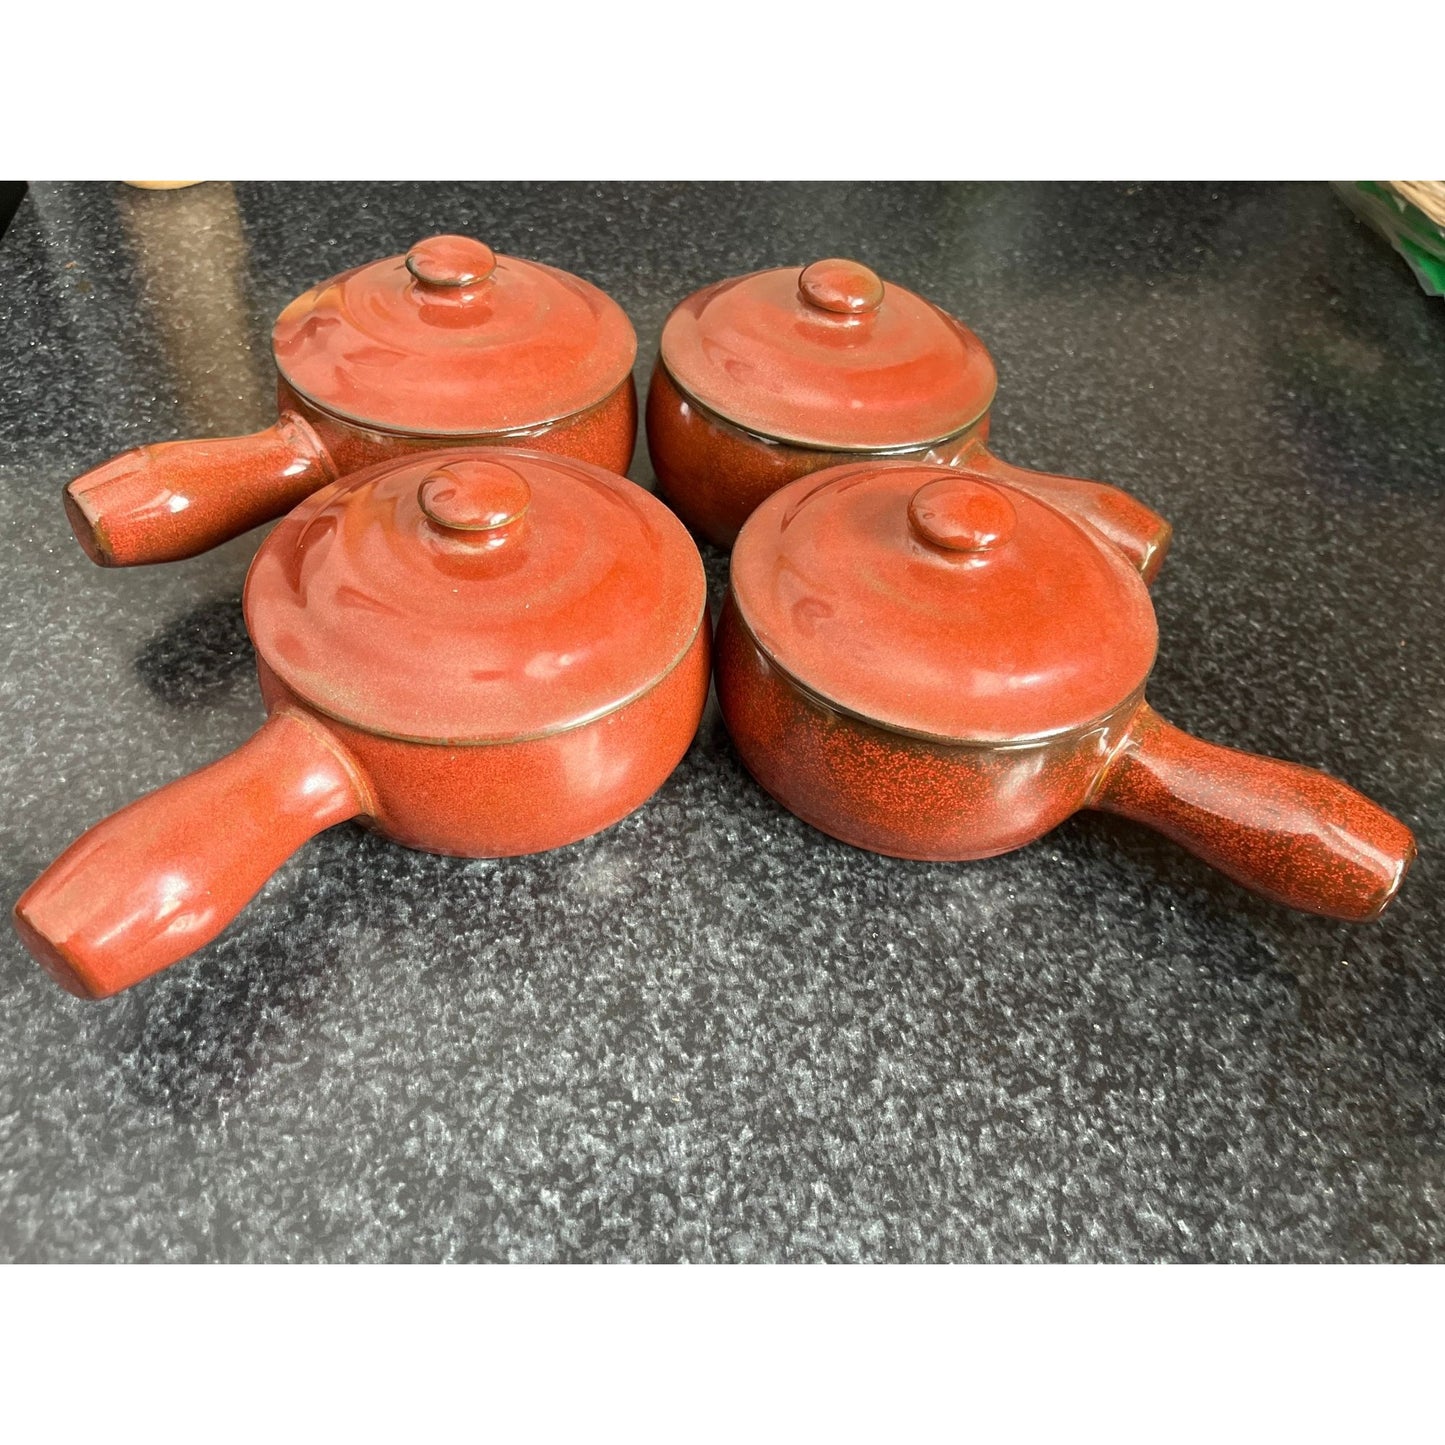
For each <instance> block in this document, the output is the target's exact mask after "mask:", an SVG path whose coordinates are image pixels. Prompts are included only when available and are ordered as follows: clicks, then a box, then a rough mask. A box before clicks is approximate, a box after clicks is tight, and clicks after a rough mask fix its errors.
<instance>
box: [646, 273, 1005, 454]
mask: <svg viewBox="0 0 1445 1445" xmlns="http://www.w3.org/2000/svg"><path fill="white" fill-rule="evenodd" d="M662 360H663V363H664V364H665V365H666V367H667V369H668V371H669V372H671V373H672V376H673V378H674V380H675V381H676V382H677V383H678V385H679V386H681V387H682V389H683V390H684V391H686V392H689V393H691V395H692V396H694V397H695V398H696V399H697V400H698V401H700V402H701V403H702V404H703V405H704V406H705V407H707V408H709V409H710V410H711V411H715V412H716V413H717V414H718V415H719V416H721V417H723V418H724V419H725V420H727V421H731V422H733V423H735V424H736V425H738V426H740V427H743V428H745V429H746V430H748V431H752V432H758V433H760V434H761V435H763V436H767V437H776V438H778V439H779V440H780V441H789V442H798V443H801V444H802V445H804V446H812V447H826V448H829V449H831V450H839V451H878V450H883V449H887V448H890V447H912V446H923V445H925V444H927V443H929V442H935V441H940V440H942V438H944V437H947V436H952V435H953V434H954V433H955V432H958V431H961V430H962V429H963V428H964V427H966V426H968V425H970V423H972V422H975V421H977V420H978V419H979V417H981V416H982V415H983V414H984V412H986V411H987V410H988V407H989V403H990V402H991V401H992V400H993V393H994V385H995V382H996V375H995V372H994V369H993V362H992V360H991V359H990V358H989V354H988V352H987V351H985V350H984V346H983V343H982V342H981V341H980V340H979V339H978V337H976V336H975V335H974V334H973V332H971V331H970V330H969V329H968V327H966V326H964V325H963V324H962V322H959V321H955V320H954V319H953V317H951V316H949V315H948V314H947V313H946V312H943V311H940V310H939V309H938V307H936V306H934V305H932V304H931V303H930V302H927V301H925V300H924V299H923V298H922V297H921V296H915V295H914V294H913V292H911V291H905V290H904V289H903V288H902V287H901V286H894V285H891V284H889V283H888V282H886V281H880V280H879V278H878V277H877V276H876V275H874V273H873V272H872V271H870V270H869V269H868V268H867V267H866V266H864V265H862V264H860V263H859V262H857V261H842V260H828V261H815V262H814V263H813V264H812V265H811V266H809V267H807V268H806V269H805V270H803V271H801V272H800V271H798V270H797V269H796V268H794V267H783V268H782V269H780V270H777V271H758V272H755V273H754V274H753V275H751V276H740V277H738V278H736V279H735V280H732V281H720V282H718V284H717V285H715V286H709V287H707V288H706V289H705V290H702V291H699V292H697V293H696V294H695V295H693V296H689V297H688V299H687V300H686V301H684V302H682V304H681V305H679V306H678V307H677V308H676V309H675V310H674V311H673V313H672V315H671V316H669V317H668V318H667V324H666V325H665V326H664V327H663V329H662Z"/></svg>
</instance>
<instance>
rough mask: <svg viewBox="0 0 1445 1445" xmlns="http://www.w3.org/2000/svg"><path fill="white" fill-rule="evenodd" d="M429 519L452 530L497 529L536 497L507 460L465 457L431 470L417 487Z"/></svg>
mask: <svg viewBox="0 0 1445 1445" xmlns="http://www.w3.org/2000/svg"><path fill="white" fill-rule="evenodd" d="M416 499H417V502H418V503H419V504H420V506H421V509H422V511H423V512H424V513H425V514H426V517H427V520H428V521H430V522H431V523H433V525H435V526H438V527H444V528H445V529H446V530H447V531H450V532H495V531H498V530H499V529H501V528H503V527H510V526H511V525H512V524H513V523H514V522H516V521H518V520H519V519H520V517H521V515H522V513H523V512H525V511H526V510H527V504H528V503H529V502H530V501H531V500H532V490H531V488H530V487H528V485H527V480H526V478H525V477H523V476H522V475H521V473H519V472H515V471H513V470H512V468H511V467H509V466H507V465H506V464H505V463H504V462H494V461H489V460H485V459H482V458H472V457H468V458H463V459H461V460H458V461H454V462H448V463H447V464H446V465H445V466H441V467H438V468H437V469H436V470H435V471H432V472H428V473H427V475H426V476H425V477H424V478H423V479H422V483H421V485H420V486H419V487H418V488H417V489H416Z"/></svg>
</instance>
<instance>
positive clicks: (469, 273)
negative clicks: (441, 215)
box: [406, 236, 497, 290]
mask: <svg viewBox="0 0 1445 1445" xmlns="http://www.w3.org/2000/svg"><path fill="white" fill-rule="evenodd" d="M496 265H497V256H496V252H494V251H493V250H492V248H491V247H490V246H488V245H485V244H483V243H482V242H481V241H474V240H472V238H471V237H470V236H429V237H428V238H427V239H426V240H425V241H418V242H417V243H416V245H415V246H413V247H412V248H411V250H410V251H408V252H407V253H406V269H407V270H408V271H410V272H411V274H412V275H413V276H415V277H416V279H417V280H418V281H420V282H421V284H422V285H423V286H434V287H437V288H439V289H443V290H447V289H455V288H457V287H461V286H475V285H476V284H477V283H478V282H480V281H485V280H486V279H487V277H488V276H490V275H491V274H492V272H493V270H494V269H495V268H496Z"/></svg>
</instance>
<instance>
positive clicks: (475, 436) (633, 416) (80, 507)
mask: <svg viewBox="0 0 1445 1445" xmlns="http://www.w3.org/2000/svg"><path fill="white" fill-rule="evenodd" d="M271 345H272V351H273V354H274V357H275V362H276V370H277V373H278V375H279V381H278V384H277V404H278V406H279V409H280V416H279V418H278V419H277V421H276V423H275V424H274V425H273V426H270V427H267V428H266V430H265V431H262V432H257V433H256V434H254V435H252V436H245V437H224V438H217V439H213V440H209V441H187V442H163V443H161V444H160V445H157V446H146V447H137V448H135V449H134V450H132V451H128V452H124V453H122V455H120V456H118V457H115V458H114V459H113V460H111V461H109V462H106V463H105V464H104V465H102V466H99V467H96V468H95V469H94V470H93V471H89V472H86V473H85V475H84V476H81V477H77V478H76V479H75V480H74V481H73V482H71V483H70V484H69V486H67V487H66V489H65V509H66V512H67V514H68V515H69V517H70V523H71V526H72V527H73V528H74V529H75V535H76V536H77V538H79V540H80V544H81V546H83V547H84V548H85V550H86V552H87V553H88V554H89V555H90V556H91V558H92V559H93V560H94V561H96V562H99V563H101V564H103V565H105V566H110V567H127V566H132V565H135V564H137V563H143V562H168V561H175V560H177V559H179V558H182V557H191V556H194V555H196V554H197V553H199V552H204V551H206V550H207V549H209V548H211V547H215V546H218V545H219V544H220V543H222V542H224V541H227V540H229V539H230V538H231V537H235V536H239V535H240V534H241V533H242V532H245V531H248V530H249V529H250V528H252V527H255V526H259V525H260V524H261V523H262V522H269V521H271V520H272V519H274V518H276V517H279V516H282V515H283V514H284V513H286V512H287V511H289V510H290V509H291V508H292V507H294V506H295V505H296V503H297V502H299V501H300V500H301V499H302V498H303V497H305V496H308V495H309V494H310V493H312V492H314V491H316V490H317V489H318V488H319V487H322V486H325V485H326V483H327V482H330V481H332V480H334V479H335V478H336V477H338V476H344V475H346V474H347V473H349V472H354V471H357V470H359V469H360V468H362V467H367V466H371V465H374V464H375V463H377V462H381V461H386V460H389V459H391V458H393V457H398V456H404V455H407V454H410V453H413V452H422V451H432V450H434V449H436V448H437V447H441V446H445V447H477V446H505V447H526V448H528V449H531V450H537V451H546V452H556V453H560V454H562V455H564V456H571V457H576V458H578V459H579V460H581V461H584V462H591V463H593V464H594V465H596V466H600V467H605V468H607V469H608V470H609V471H614V472H619V473H621V472H625V471H626V470H627V468H628V465H629V464H630V462H631V460H632V449H633V445H634V443H635V441H636V437H637V396H636V389H635V387H634V386H633V382H632V363H633V361H634V359H635V358H636V354H637V338H636V336H635V334H634V333H633V330H632V324H631V323H630V322H629V321H628V319H627V317H626V315H625V314H624V313H623V311H622V308H621V307H620V306H618V305H617V303H616V302H615V301H613V300H612V299H611V298H610V297H608V296H606V295H604V294H603V292H601V291H599V290H598V289H597V288H596V287H595V286H593V285H591V284H589V283H588V282H586V281H583V280H581V279H580V278H579V277H577V276H572V275H569V274H568V273H567V272H565V271H558V270H556V269H554V268H553V267H551V266H543V265H541V264H540V263H538V262H536V261H522V260H518V259H517V258H516V257H515V256H501V255H498V254H496V253H495V252H493V251H492V249H491V248H490V247H489V246H486V245H483V244H482V242H480V241H474V240H471V239H469V238H468V237H465V236H433V237H431V238H430V239H429V240H425V241H419V242H418V243H417V244H416V245H415V246H413V247H412V248H411V250H410V251H408V252H407V254H406V255H405V256H390V257H388V258H387V259H386V260H384V261H377V262H374V263H373V264H371V265H368V266H360V267H358V268H356V269H355V270H352V271H347V272H345V273H344V274H342V275H340V276H337V277H334V278H333V279H332V280H330V281H326V282H323V283H322V284H321V285H320V286H316V287H313V288H312V289H311V290H310V291H307V292H306V293H305V294H304V295H301V296H298V297H297V298H296V300H294V301H293V302H292V303H291V304H290V305H289V306H288V307H287V308H286V309H285V310H284V311H283V312H282V313H281V316H280V318H279V319H278V320H277V322H276V327H275V330H274V331H273V333H272V338H271Z"/></svg>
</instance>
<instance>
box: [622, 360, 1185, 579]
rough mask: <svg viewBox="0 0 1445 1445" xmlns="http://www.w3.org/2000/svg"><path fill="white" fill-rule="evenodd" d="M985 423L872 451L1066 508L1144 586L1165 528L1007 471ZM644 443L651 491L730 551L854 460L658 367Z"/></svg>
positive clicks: (1156, 520) (1140, 512)
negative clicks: (727, 406)
mask: <svg viewBox="0 0 1445 1445" xmlns="http://www.w3.org/2000/svg"><path fill="white" fill-rule="evenodd" d="M988 422H989V419H988V417H986V416H985V417H984V418H983V419H982V420H980V421H978V422H976V423H975V424H974V425H973V426H971V427H968V428H966V429H965V430H964V431H962V432H960V433H959V434H958V435H957V436H954V437H950V438H949V439H948V440H946V441H943V442H938V443H935V444H933V445H930V446H920V447H905V448H901V449H897V450H893V449H890V450H888V451H887V452H879V453H874V454H873V455H875V456H878V457H879V458H884V459H888V460H897V461H918V462H937V463H941V464H943V465H946V466H956V467H965V468H967V469H968V470H970V471H977V472H981V473H983V474H986V475H989V476H993V477H997V478H998V479H999V480H1001V481H1006V482H1008V483H1009V484H1010V485H1011V486H1014V487H1017V488H1018V489H1019V490H1021V491H1025V492H1028V493H1029V494H1030V495H1031V496H1035V497H1038V498H1039V499H1040V500H1041V501H1045V502H1050V503H1052V504H1053V505H1055V506H1060V507H1063V508H1065V509H1066V510H1067V511H1068V512H1070V513H1071V514H1072V515H1073V516H1075V517H1077V518H1079V519H1080V520H1081V521H1086V522H1088V523H1089V524H1090V525H1091V526H1092V527H1094V528H1095V530H1097V531H1098V532H1100V533H1101V534H1102V535H1103V536H1105V537H1107V538H1108V539H1109V541H1110V542H1112V543H1113V544H1114V546H1116V547H1117V548H1118V549H1119V550H1120V551H1121V552H1122V553H1123V554H1124V556H1125V557H1127V558H1128V559H1129V561H1130V562H1132V563H1133V565H1134V566H1135V567H1136V568H1137V569H1138V571H1139V573H1140V575H1141V576H1142V577H1143V578H1144V580H1145V581H1146V582H1151V581H1153V579H1154V577H1155V576H1156V575H1157V574H1158V571H1159V568H1160V566H1162V565H1163V562H1164V558H1165V555H1166V554H1167V553H1168V551H1169V543H1170V539H1171V536H1172V529H1171V528H1170V526H1169V523H1168V522H1166V521H1165V520H1164V519H1163V518H1162V517H1161V516H1159V515H1158V513H1156V512H1152V511H1150V509H1149V508H1148V507H1146V506H1145V505H1144V504H1143V503H1142V502H1140V501H1137V500H1136V499H1135V498H1133V497H1131V496H1130V495H1129V494H1128V493H1127V492H1121V491H1120V490H1119V489H1118V488H1117V487H1111V486H1109V485H1108V484H1107V483H1104V482H1090V481H1085V480H1083V479H1081V478H1078V477H1058V476H1053V475H1050V474H1049V473H1046V472H1031V471H1028V470H1027V469H1025V468H1023V467H1014V466H1011V465H1009V463H1007V462H1005V461H1003V460H1001V459H1000V458H999V457H996V456H994V455H993V453H992V452H990V451H989V450H988V448H987V446H986V441H987V438H988ZM647 444H648V448H649V451H650V453H651V456H652V465H653V470H654V471H655V472H656V473H657V486H658V491H659V492H660V493H661V494H662V496H663V497H665V498H666V499H667V503H668V505H669V506H670V507H671V508H672V509H673V511H675V512H676V513H677V514H678V516H680V517H681V518H682V520H683V521H684V522H686V523H687V525H688V526H689V527H690V528H691V529H692V530H693V531H694V532H695V533H697V535H698V536H700V537H702V538H704V539H705V540H706V541H709V542H711V543H712V544H713V545H714V546H717V547H731V546H732V545H733V543H734V541H736V539H737V535H738V531H739V529H740V528H741V527H742V525H743V523H744V522H745V521H746V520H747V519H748V517H750V516H751V515H752V513H753V512H754V511H755V510H756V508H758V507H759V506H761V505H762V503H763V502H765V501H766V500H767V499H768V498H769V497H770V496H772V495H773V493H774V492H776V491H778V490H779V489H780V488H781V487H785V486H787V485H788V484H789V483H790V482H795V481H797V480H798V479H799V478H800V477H806V476H811V475H813V474H814V473H815V472H821V471H827V470H828V469H829V468H830V467H836V466H841V465H843V464H845V463H848V462H857V461H859V460H861V458H860V456H859V454H858V453H857V452H854V451H846V450H837V451H827V450H822V449H819V448H814V447H799V446H793V445H790V444H788V443H784V442H779V441H775V440H773V439H771V438H768V437H763V436H756V435H754V434H752V433H750V432H746V431H743V430H742V429H741V428H739V427H735V426H733V425H732V424H731V423H730V422H727V421H725V420H724V419H723V418H722V417H719V416H717V415H715V414H714V413H712V412H711V411H710V410H709V409H708V408H707V407H705V406H703V405H701V404H700V403H699V402H698V401H696V400H695V399H694V398H693V397H690V396H688V395H686V394H685V393H684V392H682V391H681V390H680V389H679V388H678V386H677V383H676V382H675V381H673V379H672V377H671V376H669V375H668V372H667V368H666V367H665V366H663V364H662V362H661V361H659V362H658V363H657V365H656V367H655V368H654V370H653V373H652V381H651V383H650V384H649V387H648V392H647Z"/></svg>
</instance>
